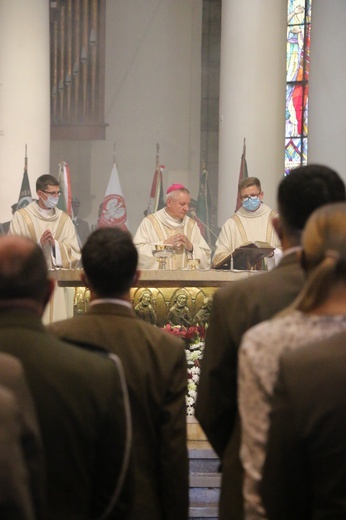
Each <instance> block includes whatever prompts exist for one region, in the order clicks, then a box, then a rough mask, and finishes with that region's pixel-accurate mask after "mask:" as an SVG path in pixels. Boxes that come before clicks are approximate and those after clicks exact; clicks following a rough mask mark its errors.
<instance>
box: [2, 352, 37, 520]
mask: <svg viewBox="0 0 346 520" xmlns="http://www.w3.org/2000/svg"><path fill="white" fill-rule="evenodd" d="M0 385H1V387H2V388H3V389H5V388H6V389H7V390H9V391H11V392H12V394H13V400H14V404H12V405H11V403H10V400H9V399H8V397H6V396H5V397H4V396H3V392H2V394H1V395H2V398H1V401H2V402H1V407H0V412H1V418H0V424H1V431H2V434H1V436H0V438H1V439H2V440H4V439H5V438H6V439H8V440H7V444H5V443H4V442H2V443H1V448H0V450H1V464H0V470H1V482H2V484H1V485H0V489H1V491H2V493H3V492H4V489H6V490H8V491H10V490H11V488H12V490H13V493H14V494H13V495H12V498H14V497H15V496H17V498H18V499H19V500H20V502H21V503H22V505H21V506H20V507H19V506H18V509H27V507H28V505H30V509H31V513H30V515H31V514H32V517H34V516H35V519H37V520H39V519H42V520H45V518H46V513H45V495H44V489H45V468H44V460H43V447H42V441H41V434H40V431H39V426H38V420H37V415H36V410H35V407H34V403H33V400H32V397H31V394H30V390H29V387H28V385H27V382H26V378H25V375H24V370H23V366H22V363H21V362H20V361H19V360H18V359H16V358H15V357H13V356H10V355H8V354H4V353H0ZM9 425H10V426H9ZM10 431H12V437H11V435H8V434H9V432H10ZM5 468H8V469H9V472H5ZM4 485H5V487H4ZM3 498H4V497H3V495H2V499H1V506H0V512H1V514H0V518H2V519H3V518H7V517H6V515H5V513H4V511H5V510H6V511H7V509H8V508H9V505H8V504H6V505H5V504H4V503H3ZM25 504H26V505H25ZM13 507H16V502H15V501H14V503H13ZM9 510H11V508H9ZM12 514H13V515H14V516H13V517H12V516H9V517H8V518H11V519H12V518H16V516H15V512H14V511H12ZM26 514H27V515H28V518H29V517H30V518H31V516H29V513H28V512H26Z"/></svg>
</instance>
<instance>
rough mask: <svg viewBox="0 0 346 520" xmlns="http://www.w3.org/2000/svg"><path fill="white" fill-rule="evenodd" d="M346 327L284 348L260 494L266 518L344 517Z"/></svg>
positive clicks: (345, 498) (345, 502) (345, 513)
mask: <svg viewBox="0 0 346 520" xmlns="http://www.w3.org/2000/svg"><path fill="white" fill-rule="evenodd" d="M345 374H346V333H342V334H340V335H337V336H334V337H331V338H329V339H327V340H324V341H323V342H321V343H318V344H313V345H309V346H307V347H304V348H302V349H298V350H296V351H294V352H289V353H287V354H284V355H283V357H282V358H281V366H280V372H279V378H278V382H277V387H276V391H275V394H274V402H273V409H272V413H271V421H272V423H271V429H270V432H269V439H268V446H267V459H266V462H265V465H264V472H263V481H262V495H263V501H264V504H265V507H266V510H267V513H268V518H269V519H270V520H272V519H273V520H292V519H293V518H294V520H308V519H320V518H333V519H335V520H336V519H344V518H346V386H345Z"/></svg>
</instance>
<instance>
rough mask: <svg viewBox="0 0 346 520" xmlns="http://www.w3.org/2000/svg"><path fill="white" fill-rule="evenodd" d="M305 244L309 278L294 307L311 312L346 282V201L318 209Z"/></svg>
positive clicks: (312, 219)
mask: <svg viewBox="0 0 346 520" xmlns="http://www.w3.org/2000/svg"><path fill="white" fill-rule="evenodd" d="M302 247H303V258H302V262H303V266H304V267H305V269H306V271H307V274H308V278H307V281H306V282H305V285H304V287H303V289H302V291H301V292H300V294H299V295H298V297H297V298H296V300H295V301H294V302H293V304H292V306H291V308H293V309H297V310H300V311H302V312H309V311H311V310H313V309H314V308H316V307H317V306H319V305H320V304H322V303H323V302H324V301H325V300H326V299H327V297H328V295H329V291H330V288H331V287H332V286H333V285H336V284H337V283H340V282H346V203H335V204H328V205H326V206H322V207H321V208H319V209H318V210H316V211H314V213H312V215H311V216H310V218H309V219H308V221H307V223H306V226H305V229H304V232H303V236H302Z"/></svg>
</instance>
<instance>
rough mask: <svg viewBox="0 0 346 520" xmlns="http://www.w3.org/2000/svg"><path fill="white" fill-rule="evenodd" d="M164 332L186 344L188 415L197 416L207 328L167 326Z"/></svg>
mask: <svg viewBox="0 0 346 520" xmlns="http://www.w3.org/2000/svg"><path fill="white" fill-rule="evenodd" d="M163 328H164V330H166V331H167V332H169V334H173V335H174V336H178V337H180V338H181V339H182V340H183V341H184V343H185V354H186V361H187V373H188V381H187V394H186V414H187V415H194V414H195V404H196V397H197V386H198V381H199V375H200V370H201V368H200V361H201V359H202V357H203V350H204V342H205V331H206V327H202V326H199V325H196V326H194V327H188V328H186V327H183V326H180V325H176V326H172V325H170V324H167V325H165V326H164V327H163Z"/></svg>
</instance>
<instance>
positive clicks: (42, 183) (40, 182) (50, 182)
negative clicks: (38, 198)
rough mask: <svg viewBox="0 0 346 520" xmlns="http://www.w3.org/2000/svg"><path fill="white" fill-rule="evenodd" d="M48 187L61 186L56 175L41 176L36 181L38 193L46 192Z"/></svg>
mask: <svg viewBox="0 0 346 520" xmlns="http://www.w3.org/2000/svg"><path fill="white" fill-rule="evenodd" d="M48 186H60V184H59V181H58V179H57V178H56V177H54V175H41V177H39V178H38V179H37V181H36V191H38V190H41V191H44V190H45V189H46V188H47V187H48Z"/></svg>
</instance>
